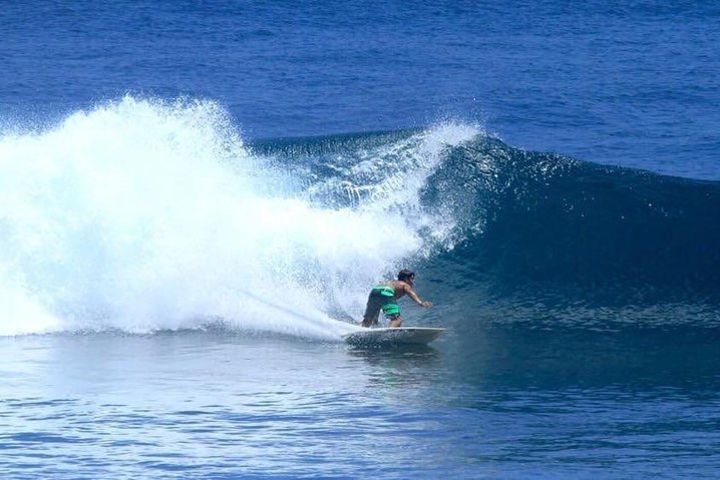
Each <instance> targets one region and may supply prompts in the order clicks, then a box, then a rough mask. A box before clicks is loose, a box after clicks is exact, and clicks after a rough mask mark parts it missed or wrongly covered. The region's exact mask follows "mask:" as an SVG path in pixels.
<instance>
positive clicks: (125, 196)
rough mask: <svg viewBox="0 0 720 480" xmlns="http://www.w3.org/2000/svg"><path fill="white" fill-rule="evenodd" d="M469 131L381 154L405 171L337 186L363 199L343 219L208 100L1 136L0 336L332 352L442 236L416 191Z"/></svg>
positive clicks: (151, 105)
mask: <svg viewBox="0 0 720 480" xmlns="http://www.w3.org/2000/svg"><path fill="white" fill-rule="evenodd" d="M476 133H477V131H476V130H475V129H473V128H472V127H463V126H455V127H454V126H444V127H443V126H441V127H438V128H437V129H429V130H428V131H425V132H419V133H416V134H414V135H411V136H410V137H409V138H407V139H406V140H405V141H404V142H405V143H402V144H397V145H392V144H391V145H384V146H382V149H381V150H386V149H389V150H391V151H397V150H398V149H401V150H402V149H405V150H406V151H408V152H409V153H408V154H407V155H406V157H405V158H406V159H408V160H407V161H403V160H402V158H400V159H398V158H397V156H395V155H394V156H392V158H394V159H395V160H394V163H393V164H392V165H394V167H393V168H390V169H375V171H376V173H378V172H379V175H380V177H375V178H374V181H373V182H364V180H363V178H362V176H361V175H359V174H358V171H359V170H362V169H363V168H365V169H368V168H370V169H372V168H373V167H372V162H373V161H374V160H377V159H380V160H381V161H383V162H385V163H386V164H387V163H388V159H389V157H388V156H387V155H385V156H383V152H382V151H381V150H378V151H376V152H373V151H372V150H368V151H365V152H364V153H363V155H366V159H365V165H363V164H362V162H360V163H356V164H354V165H352V166H350V167H349V168H350V170H348V172H347V174H346V175H345V177H346V178H345V180H346V181H354V183H353V185H354V187H355V188H358V189H365V190H368V191H370V192H371V193H370V194H369V195H367V196H366V197H364V198H362V199H361V201H360V202H357V203H356V204H355V205H346V206H338V205H336V204H331V203H328V204H323V202H319V201H318V198H317V196H313V195H312V194H311V193H309V188H310V186H312V188H315V189H316V190H317V189H318V188H320V185H321V184H322V183H323V182H325V183H326V187H327V186H328V185H330V184H333V182H335V180H336V179H335V178H325V179H319V180H318V181H316V182H315V183H314V184H311V182H296V181H294V180H297V176H298V175H296V174H295V172H294V171H293V170H294V165H293V160H294V159H293V158H286V159H284V162H283V165H278V163H277V162H276V161H274V160H273V159H272V158H269V157H267V156H264V155H260V154H256V153H253V151H252V150H251V149H249V148H248V147H247V146H246V145H245V144H244V142H243V140H242V138H241V135H240V134H239V132H238V129H237V128H236V126H235V124H234V123H233V121H232V119H231V118H230V117H229V116H228V115H227V113H226V112H225V111H224V110H223V109H222V108H220V107H219V106H218V104H216V103H214V102H210V101H175V102H163V101H157V100H147V99H136V98H133V97H125V98H123V99H121V100H119V101H117V102H112V103H108V104H104V105H100V106H97V107H96V108H94V109H92V110H89V111H80V112H76V113H74V114H72V115H70V116H69V117H67V118H66V119H64V120H63V121H62V122H60V123H59V124H58V125H56V126H54V127H52V128H48V129H46V130H44V131H41V132H30V133H12V134H5V135H3V136H2V137H1V138H0V232H1V233H2V235H1V236H0V289H2V292H0V295H1V296H2V299H3V300H5V301H3V302H2V306H1V307H0V309H2V310H1V311H0V334H4V335H14V334H24V333H40V332H48V331H59V330H64V331H75V330H104V329H119V330H122V331H128V332H148V331H155V330H162V329H179V328H202V327H203V326H204V325H206V324H208V323H212V322H216V321H218V320H220V321H221V322H222V323H223V324H226V325H228V326H229V327H231V328H238V329H244V330H258V331H271V332H279V333H286V334H292V335H298V336H306V337H312V338H337V336H338V335H339V334H340V333H343V332H346V331H348V330H349V329H352V328H353V327H352V325H351V324H350V323H348V320H350V319H356V318H357V316H358V315H359V314H360V313H361V311H362V303H363V301H364V295H365V289H366V288H367V286H368V285H369V284H371V283H372V282H374V281H376V280H377V279H378V278H379V277H381V276H382V275H384V274H386V273H387V272H389V271H392V270H393V269H395V268H397V267H398V266H399V265H401V262H402V260H403V259H406V258H409V257H412V256H413V255H416V254H417V253H418V252H421V251H422V250H423V246H424V245H425V244H426V243H427V241H428V238H429V237H428V235H429V234H428V230H427V227H428V225H435V224H437V225H440V222H439V221H433V219H431V218H429V217H427V216H425V214H424V213H423V211H422V209H421V208H419V204H418V197H419V191H420V189H421V188H422V187H423V186H424V179H425V178H427V176H428V175H430V174H432V172H433V171H434V169H435V168H437V166H438V164H439V163H440V160H441V157H442V154H443V152H444V149H445V148H446V146H447V145H453V144H458V143H461V142H463V141H467V140H468V139H470V138H472V137H473V136H474V135H475V134H476ZM368 162H369V163H368ZM301 167H302V166H301V165H297V169H298V172H300V171H301V170H302V168H301ZM353 169H355V171H353ZM348 174H349V175H350V176H349V177H348V176H347V175H348ZM353 179H354V180H353ZM298 185H300V186H303V185H305V187H307V188H305V189H303V188H300V189H298ZM311 197H312V198H311ZM444 222H446V223H447V222H450V223H452V219H447V218H445V219H444ZM435 234H436V235H442V233H437V232H435ZM430 236H432V235H430ZM331 316H332V317H335V318H338V317H342V318H343V320H345V321H337V320H333V319H332V318H331Z"/></svg>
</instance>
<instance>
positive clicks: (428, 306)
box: [405, 287, 432, 308]
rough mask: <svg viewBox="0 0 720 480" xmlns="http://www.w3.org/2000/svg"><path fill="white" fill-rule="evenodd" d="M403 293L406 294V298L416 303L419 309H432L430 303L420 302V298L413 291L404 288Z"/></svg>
mask: <svg viewBox="0 0 720 480" xmlns="http://www.w3.org/2000/svg"><path fill="white" fill-rule="evenodd" d="M405 293H406V294H407V296H408V297H410V298H412V300H413V301H414V302H415V303H417V304H418V305H420V306H421V307H425V308H430V307H432V303H431V302H428V301H423V300H420V297H418V295H417V293H415V291H414V290H413V289H412V288H410V287H405Z"/></svg>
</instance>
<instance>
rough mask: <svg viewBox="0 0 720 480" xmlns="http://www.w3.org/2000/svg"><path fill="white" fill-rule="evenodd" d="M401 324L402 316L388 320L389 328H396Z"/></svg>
mask: <svg viewBox="0 0 720 480" xmlns="http://www.w3.org/2000/svg"><path fill="white" fill-rule="evenodd" d="M401 325H402V318H400V317H397V318H395V319H393V320H390V328H398V327H400V326H401Z"/></svg>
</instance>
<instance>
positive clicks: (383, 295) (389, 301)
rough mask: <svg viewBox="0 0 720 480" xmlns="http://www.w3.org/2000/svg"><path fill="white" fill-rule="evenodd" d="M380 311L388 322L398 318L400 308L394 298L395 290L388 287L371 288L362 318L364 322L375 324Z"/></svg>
mask: <svg viewBox="0 0 720 480" xmlns="http://www.w3.org/2000/svg"><path fill="white" fill-rule="evenodd" d="M381 310H382V312H383V314H384V315H385V318H387V319H388V320H394V319H396V318H397V317H399V316H400V306H399V305H398V304H397V299H396V298H395V290H394V289H393V287H391V286H389V285H377V286H375V287H373V289H372V291H371V292H370V296H368V301H367V306H366V307H365V315H363V317H364V319H365V320H366V321H367V320H370V322H371V323H377V321H378V317H379V316H380V311H381Z"/></svg>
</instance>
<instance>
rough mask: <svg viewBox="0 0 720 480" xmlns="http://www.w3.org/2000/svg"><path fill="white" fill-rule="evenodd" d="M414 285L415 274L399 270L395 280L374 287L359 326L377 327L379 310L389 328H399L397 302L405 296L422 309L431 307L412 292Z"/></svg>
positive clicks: (430, 304)
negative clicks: (386, 320) (387, 322)
mask: <svg viewBox="0 0 720 480" xmlns="http://www.w3.org/2000/svg"><path fill="white" fill-rule="evenodd" d="M414 283H415V273H414V272H412V271H410V270H408V269H407V268H406V269H403V270H400V273H398V279H397V280H389V281H387V282H383V283H380V284H378V285H375V286H374V287H373V289H372V290H371V291H370V295H369V296H368V301H367V306H366V307H365V315H363V319H362V323H361V325H362V326H363V327H370V326H373V325H377V323H378V316H379V315H380V310H382V311H383V314H385V318H387V319H388V320H389V322H390V327H399V326H401V325H402V318H401V317H400V306H399V305H398V304H397V301H398V299H399V298H401V297H404V296H405V295H407V296H408V297H410V298H411V299H413V301H414V302H415V303H417V304H418V305H420V306H421V307H423V308H430V307H432V303H430V302H427V301H423V300H420V297H418V296H417V293H415V291H414V290H413V285H414Z"/></svg>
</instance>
